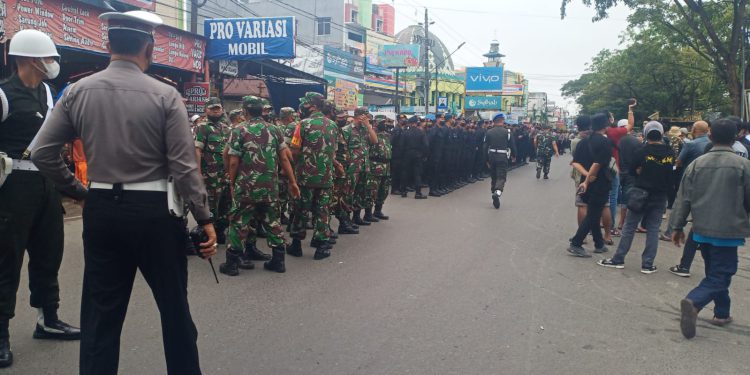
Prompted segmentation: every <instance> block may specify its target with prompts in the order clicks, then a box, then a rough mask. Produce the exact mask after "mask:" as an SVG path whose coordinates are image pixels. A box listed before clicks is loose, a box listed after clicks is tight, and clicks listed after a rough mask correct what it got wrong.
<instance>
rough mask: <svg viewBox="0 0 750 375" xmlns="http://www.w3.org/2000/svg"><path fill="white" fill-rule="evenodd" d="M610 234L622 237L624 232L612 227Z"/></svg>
mask: <svg viewBox="0 0 750 375" xmlns="http://www.w3.org/2000/svg"><path fill="white" fill-rule="evenodd" d="M609 234H611V235H613V236H615V237H620V236H622V232H620V230H619V229H612V230H611V231H609Z"/></svg>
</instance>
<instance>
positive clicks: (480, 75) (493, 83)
mask: <svg viewBox="0 0 750 375" xmlns="http://www.w3.org/2000/svg"><path fill="white" fill-rule="evenodd" d="M502 91H503V68H502V67H474V68H466V92H469V93H472V92H473V93H477V92H486V93H501V92H502Z"/></svg>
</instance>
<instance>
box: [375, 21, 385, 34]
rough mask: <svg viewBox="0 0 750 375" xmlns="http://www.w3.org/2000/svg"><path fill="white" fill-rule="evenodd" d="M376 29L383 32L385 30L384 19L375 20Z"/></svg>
mask: <svg viewBox="0 0 750 375" xmlns="http://www.w3.org/2000/svg"><path fill="white" fill-rule="evenodd" d="M375 31H377V32H379V33H382V32H383V20H377V21H375Z"/></svg>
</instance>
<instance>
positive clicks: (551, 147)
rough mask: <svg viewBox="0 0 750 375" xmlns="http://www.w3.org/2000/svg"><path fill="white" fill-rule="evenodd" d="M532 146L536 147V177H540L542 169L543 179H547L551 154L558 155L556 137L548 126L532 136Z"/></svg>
mask: <svg viewBox="0 0 750 375" xmlns="http://www.w3.org/2000/svg"><path fill="white" fill-rule="evenodd" d="M534 147H535V148H536V178H537V180H538V179H539V178H540V177H541V175H542V171H544V179H545V180H547V179H549V168H550V164H552V155H555V156H560V152H559V151H558V150H557V139H556V138H555V136H554V135H553V134H552V132H551V131H550V127H549V126H545V127H544V130H543V131H542V132H541V133H539V134H537V136H536V137H534Z"/></svg>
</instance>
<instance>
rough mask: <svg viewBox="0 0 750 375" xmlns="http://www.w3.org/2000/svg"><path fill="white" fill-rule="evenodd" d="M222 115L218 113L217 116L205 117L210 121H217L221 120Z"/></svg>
mask: <svg viewBox="0 0 750 375" xmlns="http://www.w3.org/2000/svg"><path fill="white" fill-rule="evenodd" d="M222 117H223V116H222V115H219V116H206V118H208V120H209V121H211V122H217V121H219V120H221V118H222Z"/></svg>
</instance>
